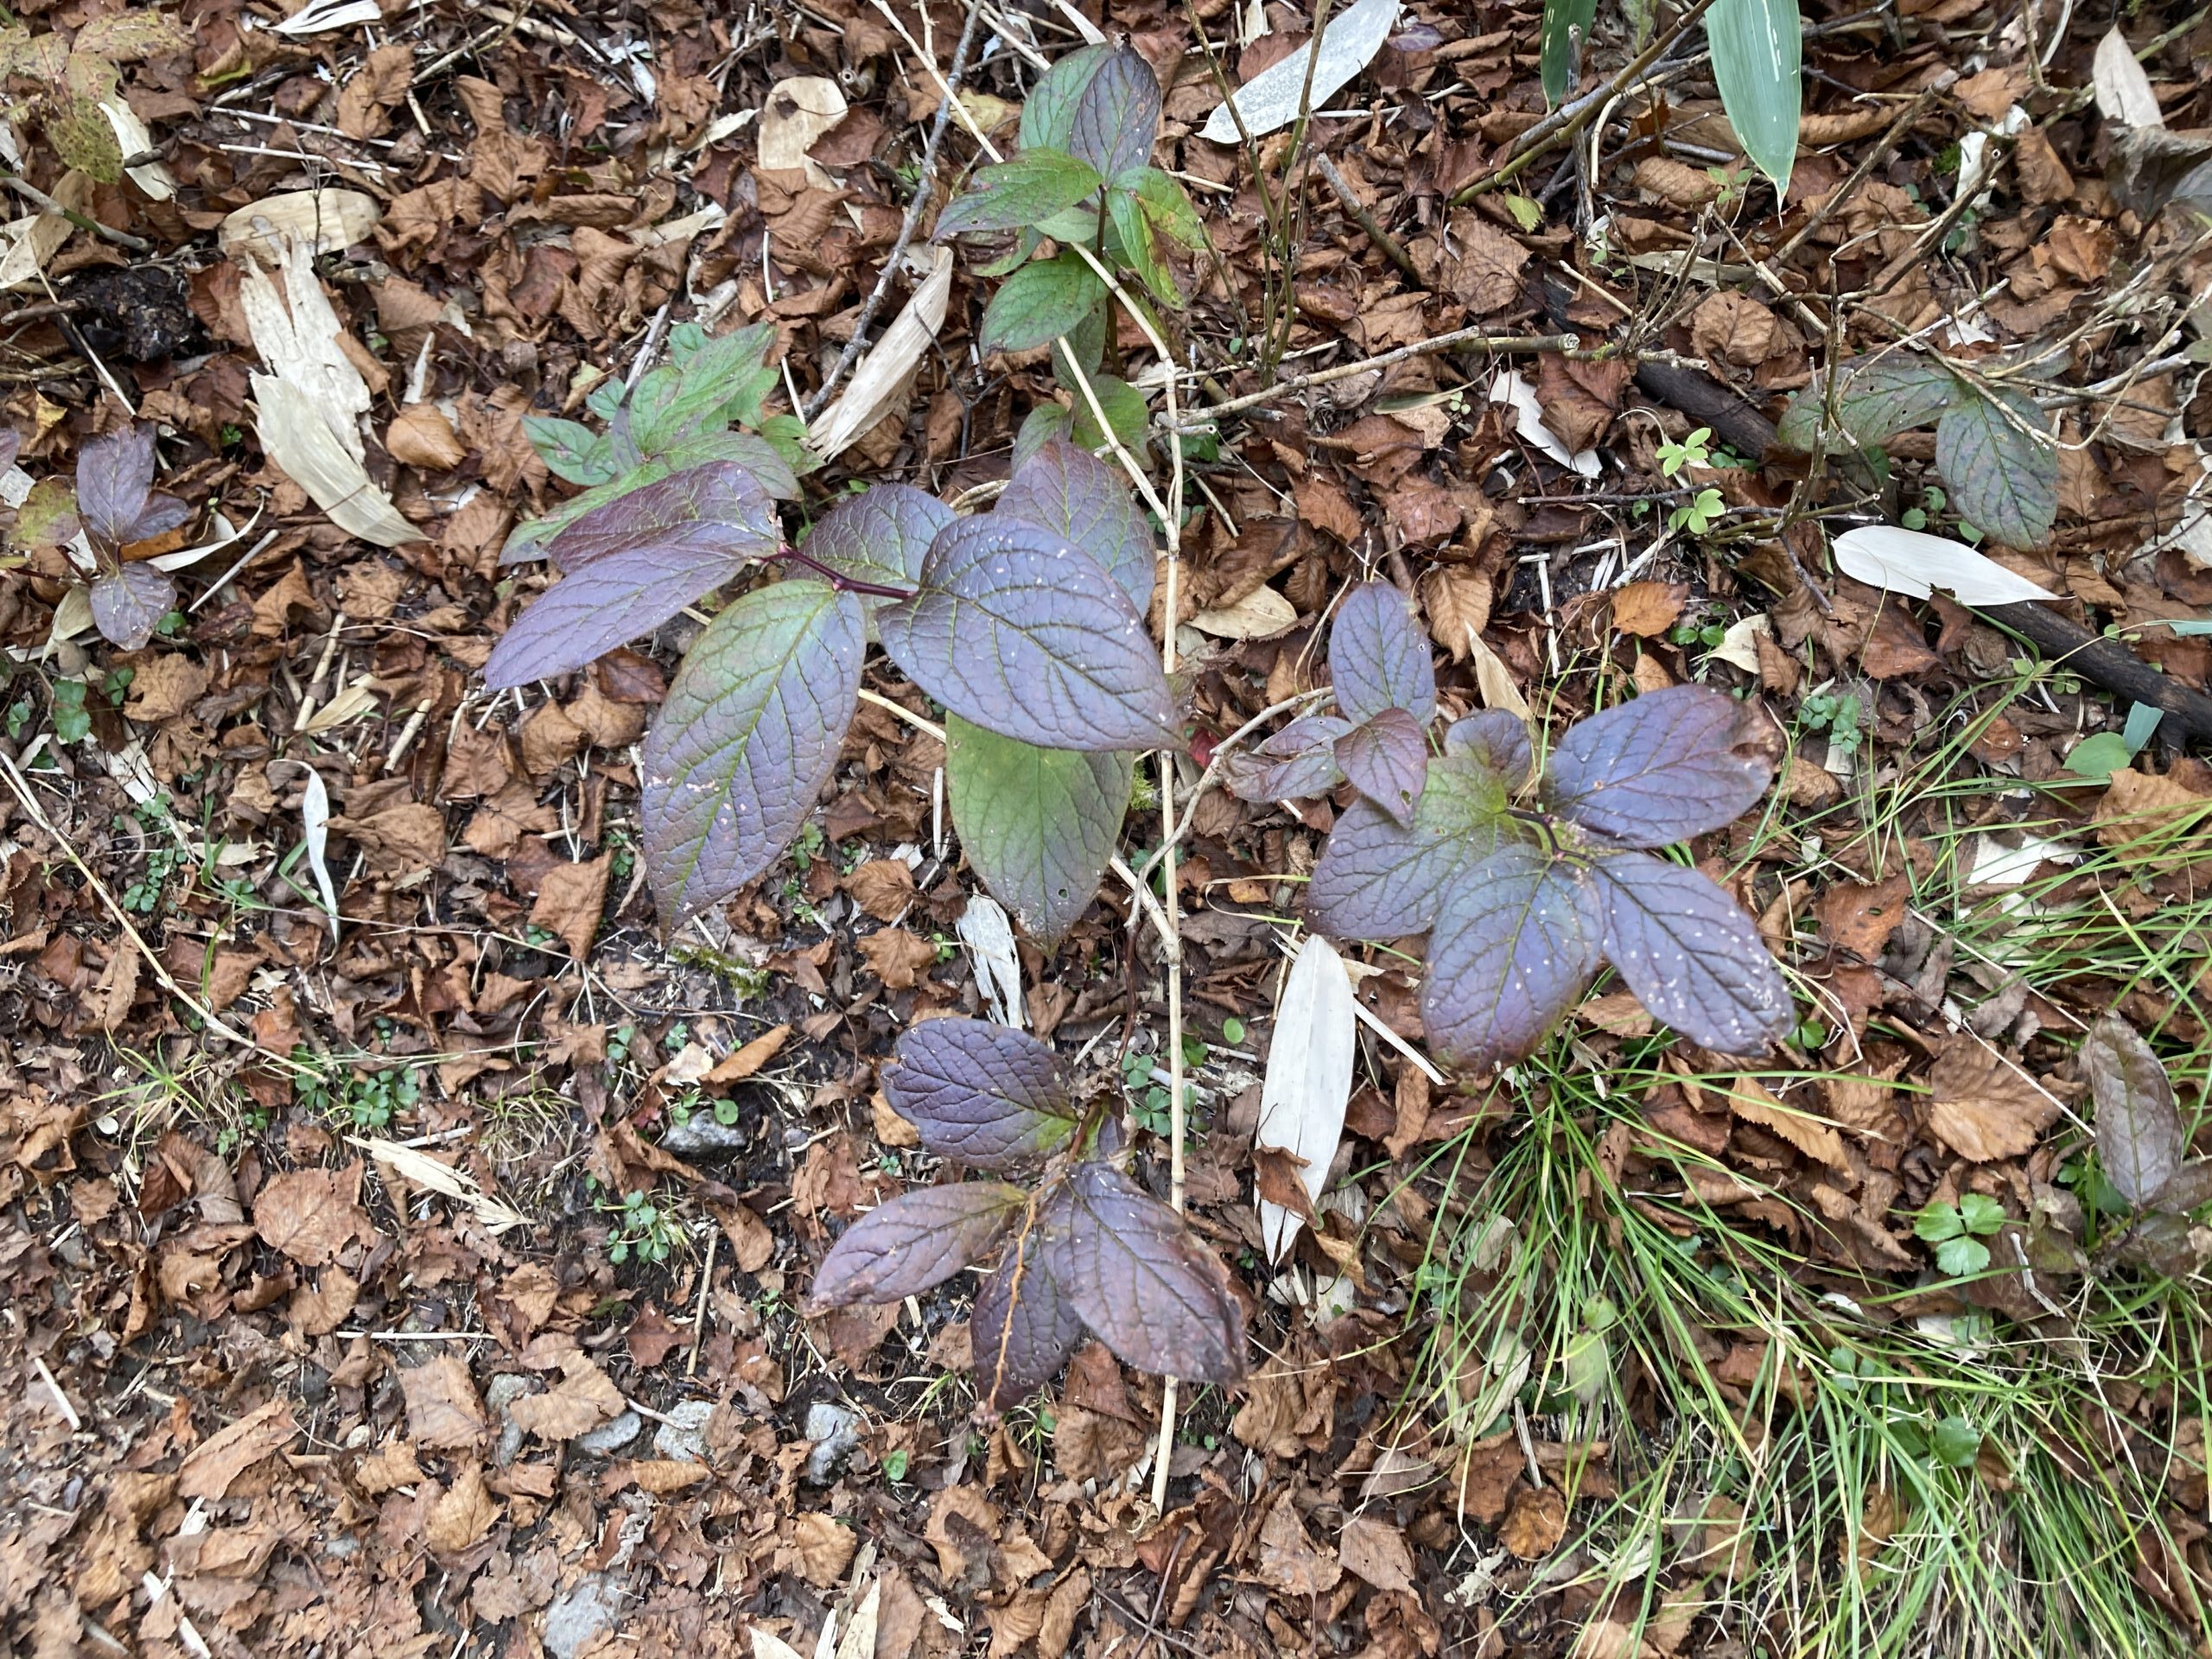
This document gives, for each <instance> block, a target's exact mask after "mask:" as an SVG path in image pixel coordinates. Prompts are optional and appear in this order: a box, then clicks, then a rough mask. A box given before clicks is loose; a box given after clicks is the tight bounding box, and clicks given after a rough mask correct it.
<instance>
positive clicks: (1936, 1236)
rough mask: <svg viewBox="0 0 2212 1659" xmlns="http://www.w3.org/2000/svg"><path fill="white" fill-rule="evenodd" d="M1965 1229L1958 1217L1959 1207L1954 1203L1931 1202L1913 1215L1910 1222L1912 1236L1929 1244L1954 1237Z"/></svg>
mask: <svg viewBox="0 0 2212 1659" xmlns="http://www.w3.org/2000/svg"><path fill="white" fill-rule="evenodd" d="M1965 1230H1966V1224H1965V1223H1964V1222H1962V1221H1961V1220H1960V1219H1959V1207H1958V1205H1955V1204H1931V1205H1929V1206H1928V1207H1927V1208H1926V1209H1925V1210H1923V1211H1921V1212H1920V1214H1919V1215H1918V1216H1916V1217H1914V1219H1913V1224H1912V1236H1914V1237H1915V1238H1918V1239H1923V1240H1924V1241H1926V1242H1927V1243H1930V1244H1941V1243H1942V1242H1943V1241H1944V1240H1945V1239H1947V1238H1956V1237H1957V1236H1959V1235H1960V1234H1961V1232H1963V1231H1965Z"/></svg>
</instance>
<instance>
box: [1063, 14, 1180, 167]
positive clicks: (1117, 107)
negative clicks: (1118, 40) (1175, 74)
mask: <svg viewBox="0 0 2212 1659" xmlns="http://www.w3.org/2000/svg"><path fill="white" fill-rule="evenodd" d="M1159 127H1160V80H1159V78H1158V77H1157V76H1155V75H1154V73H1152V66H1151V65H1150V64H1148V63H1147V62H1146V61H1145V60H1144V58H1143V56H1142V55H1141V54H1140V53H1138V51H1137V50H1136V48H1134V47H1128V46H1124V47H1121V48H1116V50H1115V51H1114V52H1113V53H1112V54H1109V56H1108V57H1107V59H1106V60H1105V61H1104V62H1103V63H1101V64H1100V65H1099V66H1098V72H1097V73H1096V74H1094V75H1092V76H1091V77H1090V84H1089V85H1087V86H1084V89H1083V91H1082V92H1079V93H1077V95H1076V100H1075V111H1074V114H1073V115H1072V116H1071V118H1070V119H1069V122H1068V143H1067V147H1068V149H1069V152H1070V153H1071V154H1072V155H1076V156H1081V157H1082V158H1083V159H1084V161H1086V162H1090V164H1091V166H1093V167H1095V168H1097V169H1098V172H1099V175H1100V176H1101V177H1102V178H1106V179H1118V178H1120V177H1121V176H1122V175H1123V174H1125V173H1128V172H1131V171H1134V170H1135V168H1141V167H1142V166H1143V165H1144V164H1145V163H1146V162H1148V161H1150V160H1151V159H1152V140H1153V135H1154V133H1155V132H1156V131H1157V130H1159Z"/></svg>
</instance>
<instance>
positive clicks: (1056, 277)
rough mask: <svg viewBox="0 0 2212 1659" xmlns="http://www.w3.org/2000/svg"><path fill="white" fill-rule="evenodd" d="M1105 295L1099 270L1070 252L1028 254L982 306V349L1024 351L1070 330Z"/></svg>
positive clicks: (979, 339) (978, 343)
mask: <svg viewBox="0 0 2212 1659" xmlns="http://www.w3.org/2000/svg"><path fill="white" fill-rule="evenodd" d="M1105 296H1106V284H1105V283H1103V282H1101V281H1100V280H1099V278H1098V274H1097V273H1096V271H1094V270H1091V269H1090V266H1088V265H1086V264H1084V263H1083V261H1082V260H1081V259H1079V258H1077V257H1076V256H1075V255H1074V254H1072V253H1062V254H1058V255H1056V256H1055V257H1052V258H1050V259H1033V260H1031V261H1030V262H1029V264H1026V265H1024V266H1022V268H1021V269H1020V270H1017V271H1015V272H1014V275H1013V276H1011V277H1007V279H1006V281H1004V282H1003V283H1000V284H999V291H998V292H997V293H995V294H994V295H992V296H991V300H990V303H989V304H988V305H987V306H985V307H984V308H983V326H982V332H981V334H980V337H979V338H978V339H977V340H976V346H977V348H978V349H979V350H982V351H984V352H1026V351H1030V350H1033V348H1035V347H1036V346H1046V345H1049V344H1051V343H1052V340H1054V339H1055V338H1057V337H1058V336H1059V335H1061V334H1067V333H1069V332H1070V331H1071V330H1072V329H1073V328H1074V327H1076V326H1077V324H1079V323H1080V322H1081V321H1083V320H1084V316H1085V315H1088V314H1089V312H1090V308H1092V307H1093V306H1095V305H1096V304H1097V303H1098V302H1099V301H1100V300H1102V299H1103V298H1104V297H1105Z"/></svg>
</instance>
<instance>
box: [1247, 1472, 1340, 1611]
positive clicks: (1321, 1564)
mask: <svg viewBox="0 0 2212 1659" xmlns="http://www.w3.org/2000/svg"><path fill="white" fill-rule="evenodd" d="M1343 1577H1344V1567H1343V1566H1342V1565H1341V1564H1339V1563H1338V1562H1337V1561H1336V1560H1332V1558H1330V1557H1329V1556H1326V1555H1324V1554H1321V1553H1320V1551H1319V1550H1317V1549H1315V1548H1313V1537H1312V1535H1310V1534H1309V1533H1307V1531H1306V1522H1304V1521H1302V1520H1300V1518H1299V1514H1298V1506H1297V1504H1296V1503H1294V1502H1293V1501H1292V1498H1291V1495H1290V1494H1289V1493H1288V1492H1285V1493H1284V1494H1283V1495H1282V1496H1281V1497H1279V1498H1277V1499H1276V1500H1275V1506H1274V1509H1272V1510H1268V1518H1267V1520H1266V1522H1264V1523H1263V1524H1262V1526H1261V1528H1260V1578H1261V1580H1262V1582H1263V1583H1265V1584H1267V1585H1268V1586H1270V1587H1271V1588H1273V1589H1276V1590H1280V1591H1281V1592H1282V1593H1283V1594H1285V1595H1287V1596H1301V1597H1302V1596H1319V1595H1325V1594H1327V1593H1328V1592H1330V1591H1332V1590H1333V1589H1335V1588H1336V1587H1337V1581H1338V1580H1340V1579H1342V1578H1343Z"/></svg>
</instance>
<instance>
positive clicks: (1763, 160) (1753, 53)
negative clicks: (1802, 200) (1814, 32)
mask: <svg viewBox="0 0 2212 1659" xmlns="http://www.w3.org/2000/svg"><path fill="white" fill-rule="evenodd" d="M1801 29H1802V24H1801V23H1800V22H1799V21H1798V17H1797V0H1715V3H1714V5H1713V10H1711V11H1708V12H1707V13H1706V15H1705V35H1706V40H1707V42H1708V43H1709V44H1710V45H1711V46H1712V48H1713V79H1714V80H1716V81H1718V82H1719V86H1720V105H1721V108H1722V109H1724V110H1725V111H1727V115H1728V124H1729V125H1730V126H1732V127H1733V128H1735V130H1736V137H1738V139H1740V140H1742V141H1743V145H1744V153H1745V155H1747V156H1750V157H1751V161H1752V162H1753V163H1754V164H1755V165H1756V166H1757V167H1758V169H1759V171H1760V172H1762V173H1764V174H1765V175H1767V177H1769V178H1770V179H1772V180H1773V181H1774V188H1775V190H1776V192H1777V194H1779V193H1781V192H1783V191H1784V190H1786V189H1788V188H1789V170H1790V168H1792V167H1793V166H1794V165H1796V160H1797V118H1798V114H1799V111H1801V110H1802V107H1803V105H1804V101H1805V86H1804V71H1803V67H1802V62H1801V54H1802V48H1803V42H1802V38H1801V34H1800V31H1801Z"/></svg>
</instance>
